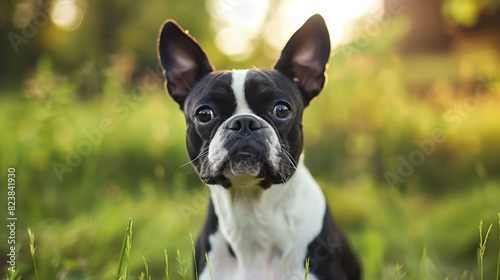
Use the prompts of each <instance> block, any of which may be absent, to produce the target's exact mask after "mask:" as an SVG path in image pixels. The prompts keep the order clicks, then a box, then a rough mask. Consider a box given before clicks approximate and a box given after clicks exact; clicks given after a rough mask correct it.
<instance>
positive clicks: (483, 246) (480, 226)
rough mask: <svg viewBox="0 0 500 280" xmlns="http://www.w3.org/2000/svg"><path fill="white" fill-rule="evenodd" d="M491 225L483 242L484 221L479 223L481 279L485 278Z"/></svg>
mask: <svg viewBox="0 0 500 280" xmlns="http://www.w3.org/2000/svg"><path fill="white" fill-rule="evenodd" d="M492 226H493V224H491V225H490V227H489V228H488V231H487V232H486V236H485V237H484V242H483V221H481V222H480V223H479V268H480V270H481V280H484V275H483V274H484V252H485V251H486V242H487V241H488V235H490V231H491V227H492Z"/></svg>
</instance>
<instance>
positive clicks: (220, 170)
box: [158, 15, 330, 188]
mask: <svg viewBox="0 0 500 280" xmlns="http://www.w3.org/2000/svg"><path fill="white" fill-rule="evenodd" d="M158 51H159V56H160V62H161V64H162V66H163V69H164V70H165V71H164V73H165V77H166V79H167V83H166V88H167V91H168V93H169V94H170V95H171V96H172V97H173V98H174V100H175V101H176V102H178V103H179V105H180V107H181V109H182V110H183V111H184V114H185V117H186V124H187V135H186V142H187V148H188V154H189V156H190V158H191V160H192V163H193V165H194V167H195V168H196V170H197V172H198V174H199V176H200V178H201V179H202V180H203V182H205V183H207V184H219V185H222V186H223V187H226V188H229V187H231V186H232V185H234V184H235V183H234V182H235V181H236V180H238V179H241V178H245V179H246V180H248V179H249V178H250V179H251V180H254V181H257V182H258V183H259V185H260V186H261V187H263V188H268V187H270V186H271V185H273V184H280V183H284V182H286V181H287V180H288V179H289V178H290V177H291V176H292V175H293V173H294V171H295V166H296V163H297V161H298V159H299V157H300V154H301V151H302V146H303V135H302V112H303V110H304V108H305V107H306V106H307V105H308V104H309V102H310V101H311V99H312V98H314V97H315V96H316V95H318V94H319V92H320V91H321V89H322V88H323V85H324V83H325V76H324V71H325V67H326V63H327V62H328V58H329V56H330V40H329V35H328V31H327V29H326V26H325V23H324V21H323V19H322V18H321V16H319V15H315V16H313V17H311V18H310V19H309V20H308V21H307V22H306V23H305V24H304V25H303V26H302V27H301V28H300V29H299V30H298V31H297V32H296V33H295V34H294V35H293V36H292V38H291V39H290V40H289V42H288V43H287V45H286V46H285V48H284V49H283V51H282V53H281V56H280V58H279V60H278V61H277V63H276V65H275V67H274V70H263V69H259V70H257V69H251V70H234V71H225V72H213V67H212V66H211V64H210V62H209V60H208V58H207V56H206V55H205V53H204V52H203V50H202V49H201V48H200V46H199V45H198V44H197V43H196V41H195V40H194V39H193V38H192V37H190V36H189V35H187V34H186V32H184V31H183V30H182V28H180V27H179V26H178V25H177V24H176V23H175V22H173V21H168V22H167V23H165V25H164V26H163V28H162V31H161V33H160V38H159V45H158Z"/></svg>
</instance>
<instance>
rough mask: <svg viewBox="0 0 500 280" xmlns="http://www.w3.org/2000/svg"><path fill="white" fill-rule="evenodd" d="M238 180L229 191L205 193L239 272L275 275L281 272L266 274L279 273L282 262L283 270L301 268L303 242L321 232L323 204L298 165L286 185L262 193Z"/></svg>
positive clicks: (214, 188) (212, 188)
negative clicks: (208, 196)
mask: <svg viewBox="0 0 500 280" xmlns="http://www.w3.org/2000/svg"><path fill="white" fill-rule="evenodd" d="M238 179H239V181H240V182H241V185H239V186H237V185H233V186H232V187H231V188H230V189H224V188H223V187H222V186H218V185H211V186H209V187H210V191H211V198H212V201H213V204H214V208H215V212H216V214H217V217H218V221H219V229H220V231H221V233H222V235H223V237H224V239H225V240H226V241H227V242H228V243H229V245H230V246H231V249H232V250H233V252H234V254H235V256H236V260H237V262H238V266H239V267H241V268H243V271H241V272H242V273H250V274H253V273H260V272H259V271H263V272H262V273H266V275H268V276H269V274H276V273H278V274H279V273H281V272H282V271H283V270H282V269H281V270H276V271H268V269H267V268H270V267H271V268H279V267H281V268H283V265H284V263H285V261H286V263H287V267H288V268H292V267H294V266H297V267H302V268H303V267H304V264H303V261H304V260H303V259H302V258H303V256H304V255H305V253H306V251H307V243H306V242H304V241H303V240H309V241H310V240H312V239H313V238H314V237H315V236H314V235H315V234H317V233H318V232H319V231H320V230H321V227H322V223H323V217H324V213H325V207H326V201H325V199H324V196H323V194H322V192H321V189H320V187H319V186H318V184H317V183H316V182H315V181H314V179H313V178H312V176H311V175H310V173H309V171H308V170H307V168H306V167H305V166H304V164H303V162H302V160H301V161H300V162H299V164H298V166H297V169H296V171H295V173H294V175H293V176H292V177H291V178H290V180H288V181H287V182H286V183H284V184H279V185H273V186H271V188H269V189H266V190H264V189H262V188H261V187H260V186H258V182H252V181H251V180H248V178H238ZM235 182H236V180H235ZM304 206H307V208H305V207H304ZM296 256H300V257H296ZM254 276H255V277H260V276H262V274H257V275H254ZM249 279H250V278H249ZM253 279H259V278H253ZM262 279H265V278H262Z"/></svg>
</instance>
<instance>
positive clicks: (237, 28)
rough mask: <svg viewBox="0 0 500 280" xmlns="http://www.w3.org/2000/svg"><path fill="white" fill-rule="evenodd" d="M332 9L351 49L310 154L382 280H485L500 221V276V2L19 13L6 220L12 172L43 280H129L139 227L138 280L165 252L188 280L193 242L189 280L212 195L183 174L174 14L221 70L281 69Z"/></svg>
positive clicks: (5, 133) (345, 48)
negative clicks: (125, 254)
mask: <svg viewBox="0 0 500 280" xmlns="http://www.w3.org/2000/svg"><path fill="white" fill-rule="evenodd" d="M318 12H319V13H321V14H322V15H323V16H324V17H325V19H326V21H327V24H328V27H329V29H330V33H331V38H332V44H333V47H334V51H333V56H332V59H331V61H330V65H329V69H328V84H327V87H326V88H325V89H324V90H323V92H322V93H321V95H320V96H319V97H318V98H317V99H316V100H314V101H313V102H312V104H311V106H310V107H309V108H308V110H307V111H306V113H305V117H304V129H305V154H306V157H305V161H306V165H307V166H308V167H309V169H310V170H311V172H312V173H313V174H314V176H315V177H316V178H317V180H318V181H319V182H320V184H321V186H322V188H323V189H324V192H325V194H326V196H327V199H328V201H329V203H330V205H331V208H332V211H333V214H334V216H335V218H336V220H337V222H338V224H340V226H341V227H342V228H343V230H344V231H345V233H346V235H347V236H348V239H349V241H350V243H351V244H352V247H353V248H354V250H355V251H356V253H357V255H358V256H359V258H360V260H361V262H362V264H363V268H364V276H365V277H364V278H365V279H370V280H371V279H393V276H394V274H395V271H396V266H397V265H398V264H402V265H403V268H402V269H401V273H400V275H401V274H402V273H406V275H405V276H403V278H402V279H445V278H446V277H449V279H479V277H480V270H481V269H480V266H479V265H478V244H479V240H480V237H479V228H478V225H479V223H480V221H484V225H483V228H484V229H483V236H484V235H485V233H486V229H487V227H488V226H489V225H490V224H493V227H492V229H491V233H490V236H489V239H488V243H487V247H486V251H485V255H484V277H485V279H495V276H496V273H497V260H498V255H499V230H498V227H499V224H498V216H497V213H498V211H499V210H500V151H499V149H500V148H499V146H500V94H499V93H500V1H498V0H418V1H416V0H356V1H354V0H349V1H347V0H346V1H344V0H334V1H319V0H256V1H244V0H207V1H200V0H184V1H173V0H163V1H160V0H147V1H132V0H107V1H89V0H43V1H39V0H7V1H2V2H1V3H0V38H1V40H0V115H1V118H0V131H1V132H0V134H1V138H0V139H1V141H0V143H1V145H0V170H1V172H0V173H1V178H2V180H3V182H4V183H2V185H3V186H4V188H3V189H2V190H1V191H0V197H1V202H0V204H1V205H2V207H1V208H2V210H1V211H0V213H1V215H2V217H1V218H2V221H6V216H7V211H6V209H7V187H6V186H7V183H6V181H7V179H6V176H7V169H8V168H9V167H14V168H16V175H17V187H16V203H17V204H16V207H17V208H16V215H17V217H18V221H17V236H16V238H17V243H16V244H17V245H18V246H17V249H18V263H17V266H16V268H18V269H20V274H19V275H22V278H23V279H34V277H35V276H34V269H33V264H32V260H31V255H30V251H29V246H28V240H29V239H28V236H27V232H26V228H27V227H30V228H31V230H32V231H33V232H34V233H35V235H36V240H35V242H36V245H37V246H38V247H37V250H36V254H35V257H36V261H37V268H38V275H39V277H40V279H115V278H116V270H117V266H118V261H119V256H120V252H121V248H122V242H123V238H124V234H125V229H126V227H127V223H128V220H129V218H130V217H132V218H133V221H134V228H133V244H132V251H131V256H130V268H131V276H132V279H138V277H139V276H140V275H141V272H144V271H145V268H144V259H145V260H146V262H147V264H148V267H149V273H150V274H151V275H152V276H153V279H165V258H164V250H165V249H167V252H168V254H169V256H170V258H169V259H170V260H169V264H170V269H169V270H170V277H171V279H181V277H180V275H179V274H178V273H177V270H178V263H177V261H176V260H175V256H176V254H177V253H176V251H177V250H179V251H180V255H181V257H182V258H184V259H185V260H186V266H187V267H189V270H188V274H189V275H191V274H192V269H191V247H190V246H191V245H190V233H192V234H193V235H194V236H196V235H197V233H198V230H199V228H200V226H201V224H202V221H203V218H204V213H205V208H206V204H207V198H208V190H207V188H206V187H204V186H203V184H202V183H201V182H200V181H199V179H198V178H197V176H196V174H195V172H194V171H193V169H192V167H191V166H189V165H185V166H184V165H183V164H185V163H187V162H188V161H189V159H188V157H187V153H186V151H185V147H184V141H185V140H184V137H185V136H184V130H185V124H184V119H183V116H182V113H181V112H180V111H179V110H178V108H177V106H176V104H175V102H173V101H172V100H171V99H170V97H168V96H167V95H166V94H165V92H164V91H163V77H162V73H161V69H160V68H159V65H158V62H157V54H156V42H157V35H158V30H159V28H160V26H161V25H162V24H163V22H164V21H165V20H166V19H167V18H173V19H175V20H176V21H177V22H178V23H180V24H181V25H182V26H183V27H184V28H185V29H188V30H189V32H190V34H192V35H193V36H194V37H196V38H197V40H198V41H199V42H200V43H201V45H202V46H203V47H204V49H205V51H206V52H207V53H208V55H209V57H210V59H211V61H212V63H213V64H214V65H215V67H216V68H217V69H233V68H250V67H257V68H269V67H270V66H271V65H272V63H273V62H274V61H275V59H276V58H277V57H278V55H279V52H280V50H281V48H282V47H283V46H284V44H285V43H286V41H287V39H288V38H289V37H290V36H291V34H293V32H294V30H296V29H297V28H298V27H300V25H301V24H302V23H303V22H304V21H305V20H306V19H307V18H308V17H309V16H311V15H312V14H314V13H318ZM1 227H3V228H1ZM1 227H0V228H1V229H0V251H1V256H0V260H1V261H2V262H1V263H0V269H1V272H0V273H2V274H3V272H4V271H5V269H6V254H7V252H8V250H7V244H6V241H7V237H8V231H7V229H6V228H5V226H1ZM143 258H144V259H143ZM162 277H163V278H162ZM190 277H191V276H190ZM190 277H188V279H190Z"/></svg>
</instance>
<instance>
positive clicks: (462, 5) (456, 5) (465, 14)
mask: <svg viewBox="0 0 500 280" xmlns="http://www.w3.org/2000/svg"><path fill="white" fill-rule="evenodd" d="M499 7H500V1H499V0H481V1H478V0H445V1H444V2H443V14H444V16H445V17H446V19H448V20H449V21H451V22H453V23H455V24H457V25H461V26H465V27H471V26H474V24H476V23H477V22H478V21H479V18H480V17H481V15H482V14H487V15H488V14H493V13H495V12H496V11H498V9H499Z"/></svg>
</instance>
